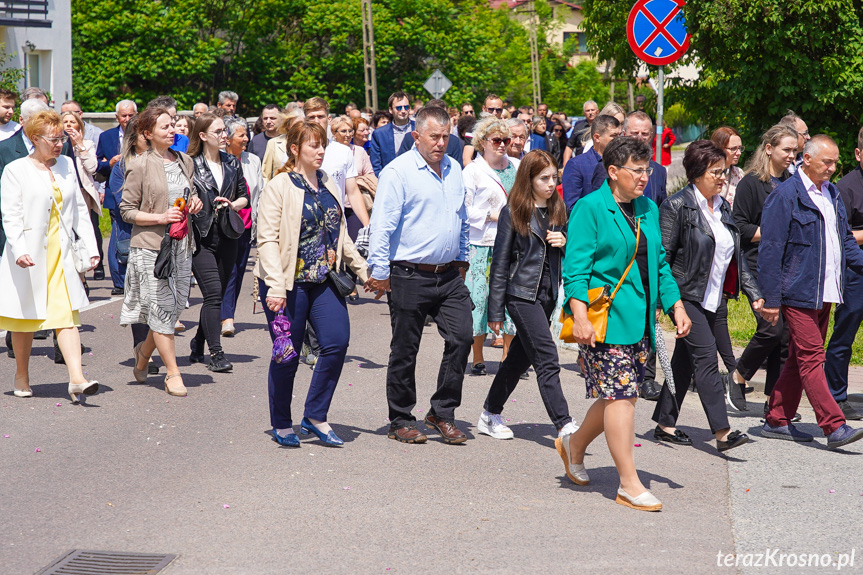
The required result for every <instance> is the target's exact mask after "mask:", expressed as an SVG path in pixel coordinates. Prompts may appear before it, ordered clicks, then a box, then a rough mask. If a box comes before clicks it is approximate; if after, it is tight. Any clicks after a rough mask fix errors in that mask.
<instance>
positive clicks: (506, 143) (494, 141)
mask: <svg viewBox="0 0 863 575" xmlns="http://www.w3.org/2000/svg"><path fill="white" fill-rule="evenodd" d="M489 142H491V145H492V146H494V147H495V148H497V147H498V146H500V145H501V144H503V145H504V146H509V143H510V142H512V139H511V138H492V139H490V140H489Z"/></svg>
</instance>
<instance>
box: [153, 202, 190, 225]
mask: <svg viewBox="0 0 863 575" xmlns="http://www.w3.org/2000/svg"><path fill="white" fill-rule="evenodd" d="M185 217H186V216H185V215H184V214H183V212H182V211H181V210H180V208H178V207H176V206H171V207H170V208H168V211H167V212H165V213H164V214H162V217H161V218H160V220H159V223H160V224H163V225H168V224H176V223H177V222H182V221H183V218H185Z"/></svg>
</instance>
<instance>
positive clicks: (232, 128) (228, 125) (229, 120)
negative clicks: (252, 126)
mask: <svg viewBox="0 0 863 575" xmlns="http://www.w3.org/2000/svg"><path fill="white" fill-rule="evenodd" d="M222 120H223V121H224V122H225V130H226V131H227V133H228V137H229V138H233V137H234V132H236V131H237V129H238V128H245V130H246V132H248V131H249V125H248V124H247V123H246V121H245V120H241V119H239V118H237V117H236V116H225V117H224V118H222Z"/></svg>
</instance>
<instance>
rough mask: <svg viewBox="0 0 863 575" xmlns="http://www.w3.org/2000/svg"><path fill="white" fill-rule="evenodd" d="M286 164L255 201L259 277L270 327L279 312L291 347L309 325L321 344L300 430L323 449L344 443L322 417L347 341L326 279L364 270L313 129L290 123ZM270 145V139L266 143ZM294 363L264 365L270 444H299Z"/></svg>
mask: <svg viewBox="0 0 863 575" xmlns="http://www.w3.org/2000/svg"><path fill="white" fill-rule="evenodd" d="M286 140H287V144H288V146H287V149H288V153H289V157H288V161H287V163H286V164H285V166H284V168H282V169H280V170H279V171H278V173H277V174H276V175H275V176H274V177H273V178H272V179H271V180H270V182H269V183H268V184H267V186H266V187H265V188H264V192H263V193H262V194H261V198H260V200H259V203H258V263H257V265H256V266H255V272H254V273H255V277H256V278H258V285H259V292H260V297H261V301H262V302H263V304H264V312H265V313H266V316H267V324H268V325H270V335H271V337H273V338H275V336H274V334H273V331H272V322H273V319H274V318H275V316H276V313H279V312H283V313H284V315H285V317H287V319H288V321H290V322H291V342H292V344H293V346H294V349H295V350H298V349H300V346H302V343H303V336H304V334H305V331H306V322H307V321H308V322H309V323H311V325H312V327H313V328H314V330H315V332H316V333H317V336H318V341H319V342H320V344H321V353H320V355H319V357H318V361H317V364H316V365H315V371H314V374H313V375H312V381H311V384H310V385H309V392H308V395H307V396H306V405H305V413H304V417H303V420H302V428H301V431H302V432H303V433H309V432H312V433H314V434H315V435H317V436H318V437H319V438H320V439H321V440H322V441H323V442H324V443H325V444H326V445H331V446H340V445H342V444H343V442H342V440H341V439H339V437H338V436H337V435H336V434H335V432H334V431H333V430H332V429H331V428H330V426H329V424H328V423H327V412H328V411H329V407H330V402H331V401H332V398H333V393H334V392H335V389H336V385H337V383H338V380H339V377H340V376H341V373H342V366H343V365H344V362H345V355H346V353H347V349H348V340H349V338H350V324H349V321H348V310H347V305H346V303H345V297H344V296H343V295H341V294H340V293H339V291H338V290H337V289H336V285H335V283H334V282H333V280H332V279H331V278H330V275H329V274H330V273H331V272H333V271H338V270H339V269H341V264H342V261H344V262H345V264H346V265H347V266H348V267H349V268H350V269H351V270H352V271H353V272H354V273H355V274H356V275H357V276H358V277H359V278H360V279H361V280H362V281H363V282H367V281H368V266H367V265H366V262H365V260H364V259H363V258H362V256H360V254H359V253H358V252H357V250H356V248H355V247H354V244H353V242H352V241H351V239H350V237H349V236H348V233H347V225H346V223H345V216H344V209H343V206H342V204H341V200H340V198H341V194H340V193H339V189H338V187H336V185H335V184H334V183H333V181H332V180H331V179H330V178H329V176H327V174H325V173H324V172H323V171H322V170H321V169H320V167H321V163H322V162H323V159H324V148H325V146H326V145H327V134H326V132H325V131H324V129H323V128H322V127H321V126H320V125H318V124H315V123H311V122H301V123H297V124H295V125H294V126H293V127H292V128H291V129H290V130H289V131H288V133H287V138H286ZM271 142H272V140H271ZM298 364H299V358H298V357H294V358H292V359H291V360H289V361H287V362H286V363H276V362H274V361H271V362H270V372H269V394H270V421H271V423H272V426H273V431H272V434H273V440H275V441H276V442H278V443H279V444H280V445H287V446H295V447H296V446H299V445H300V440H299V438H298V437H297V435H296V434H295V433H294V431H293V429H292V425H293V421H292V419H291V398H292V392H293V387H294V376H295V375H296V373H297V366H298Z"/></svg>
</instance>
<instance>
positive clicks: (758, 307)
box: [752, 298, 764, 313]
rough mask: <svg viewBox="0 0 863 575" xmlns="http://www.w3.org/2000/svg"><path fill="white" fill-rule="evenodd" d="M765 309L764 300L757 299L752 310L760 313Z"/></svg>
mask: <svg viewBox="0 0 863 575" xmlns="http://www.w3.org/2000/svg"><path fill="white" fill-rule="evenodd" d="M763 308H764V298H761V299H757V300H755V301H754V302H752V309H753V311H755V313H758V312H760V311H761V310H762V309H763Z"/></svg>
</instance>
